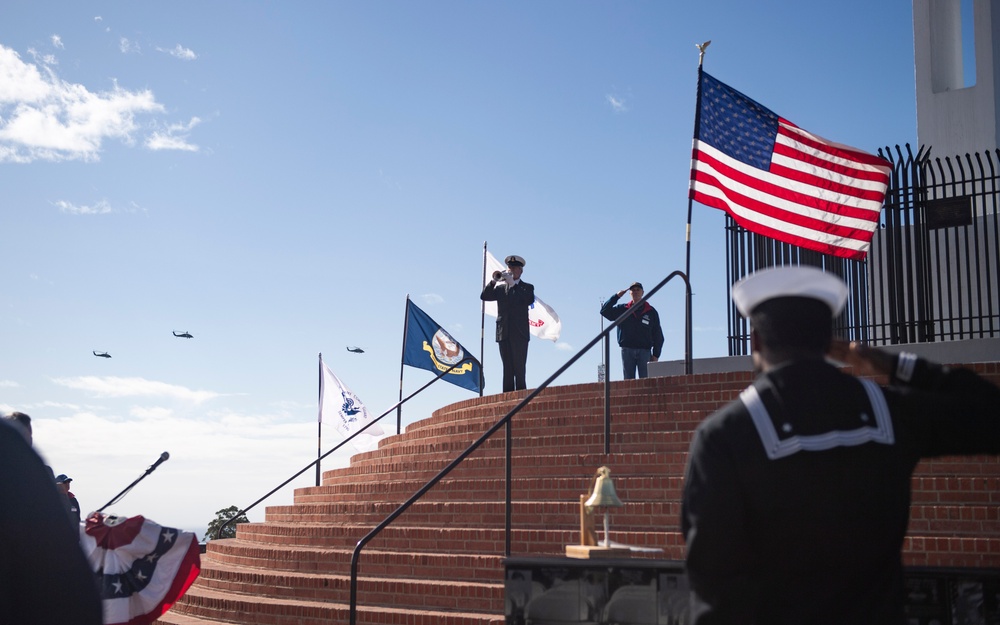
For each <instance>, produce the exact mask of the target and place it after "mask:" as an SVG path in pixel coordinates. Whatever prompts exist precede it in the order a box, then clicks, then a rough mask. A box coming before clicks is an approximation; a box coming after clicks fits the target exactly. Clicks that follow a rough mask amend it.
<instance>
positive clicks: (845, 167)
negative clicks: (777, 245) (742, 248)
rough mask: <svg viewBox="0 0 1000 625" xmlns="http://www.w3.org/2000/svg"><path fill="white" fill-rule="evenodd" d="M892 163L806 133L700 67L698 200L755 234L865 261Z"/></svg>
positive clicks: (694, 175)
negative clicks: (723, 213)
mask: <svg viewBox="0 0 1000 625" xmlns="http://www.w3.org/2000/svg"><path fill="white" fill-rule="evenodd" d="M891 171H892V165H891V164H890V163H889V161H887V160H885V159H883V158H880V157H878V156H875V155H874V154H869V153H868V152H864V151H862V150H858V149H856V148H852V147H849V146H846V145H841V144H839V143H833V142H832V141H827V140H826V139H823V138H822V137H818V136H816V135H814V134H811V133H809V132H806V131H805V130H802V129H801V128H799V127H798V126H796V125H795V124H793V123H792V122H790V121H788V120H787V119H784V118H783V117H780V116H778V115H776V114H775V113H773V112H772V111H770V110H769V109H767V108H766V107H764V106H761V105H760V104H759V103H757V102H755V101H754V100H752V99H750V98H748V97H747V96H745V95H743V94H742V93H740V92H739V91H737V90H735V89H733V88H732V87H730V86H728V85H726V84H724V83H722V82H720V81H718V80H716V79H715V78H713V77H712V76H710V75H709V74H708V73H706V72H704V71H699V111H698V121H697V124H696V128H695V136H694V143H693V149H692V161H691V186H690V191H689V194H690V198H691V199H693V200H695V201H697V202H700V203H702V204H704V205H706V206H711V207H713V208H719V209H722V210H724V211H726V212H727V213H729V215H730V216H732V218H733V219H735V220H736V223H738V224H739V225H741V226H743V227H744V228H746V229H747V230H749V231H751V232H755V233H757V234H762V235H765V236H768V237H771V238H773V239H777V240H778V241H783V242H785V243H791V244H792V245H797V246H799V247H803V248H806V249H810V250H815V251H818V252H822V253H823V254H831V255H834V256H839V257H843V258H851V259H855V260H863V259H864V258H865V255H866V254H867V253H868V247H869V246H870V245H871V240H872V234H873V233H874V231H875V229H876V228H877V227H878V221H879V213H880V212H881V210H882V202H883V200H884V199H885V194H886V189H887V188H888V186H889V174H890V173H891Z"/></svg>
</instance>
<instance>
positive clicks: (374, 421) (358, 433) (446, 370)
mask: <svg viewBox="0 0 1000 625" xmlns="http://www.w3.org/2000/svg"><path fill="white" fill-rule="evenodd" d="M470 360H471V361H475V360H476V359H475V358H473V357H472V356H466V357H465V358H463V359H461V360H459V361H458V362H456V363H455V364H453V365H452V366H450V367H448V368H447V369H445V370H444V371H442V372H441V373H439V374H438V375H437V377H435V378H434V379H433V380H431V381H430V382H428V383H427V384H424V385H423V386H421V387H420V388H418V389H417V390H415V391H413V392H412V393H410V394H409V395H407V396H406V397H404V398H403V399H401V400H399V401H398V402H396V403H395V404H393V405H392V406H391V407H390V408H389V409H388V410H386V411H385V412H383V413H382V414H380V415H379V416H377V417H375V418H374V419H372V420H371V421H370V422H369V423H368V425H366V426H364V427H363V428H361V429H360V430H358V431H357V432H355V433H354V434H351V435H350V436H348V437H347V438H345V439H344V440H342V441H340V442H339V443H338V444H337V445H336V446H335V447H334V448H333V449H331V450H330V451H328V452H326V453H325V454H323V455H322V456H319V457H318V458H316V459H315V460H313V461H312V462H310V463H309V464H307V465H306V466H304V467H302V470H301V471H299V472H298V473H296V474H295V475H293V476H292V477H290V478H288V479H287V480H285V481H284V482H282V483H281V484H278V485H277V486H275V487H274V488H273V489H271V491H270V492H268V493H267V494H266V495H264V496H263V497H261V498H260V499H258V500H257V501H255V502H253V503H252V504H250V505H249V506H247V507H246V508H244V509H242V510H240V511H239V512H237V513H236V514H234V515H233V517H232V518H231V519H229V520H228V521H226V522H225V523H223V524H222V527H220V528H219V530H218V531H217V532H216V534H215V535H216V536H222V530H224V529H226V528H227V527H229V524H230V523H232V522H233V521H235V520H236V519H238V518H240V516H242V515H244V514H246V513H247V512H248V511H250V510H253V509H254V507H255V506H256V505H257V504H259V503H260V502H262V501H264V500H265V499H267V498H268V497H270V496H271V495H273V494H274V493H276V492H278V491H279V490H281V489H282V488H284V487H285V486H287V485H288V483H289V482H291V481H292V480H294V479H295V478H297V477H298V476H300V475H302V474H303V473H305V472H306V471H308V470H309V469H310V468H311V467H313V466H316V465H318V464H319V463H320V462H321V461H322V460H323V459H324V458H326V457H327V456H329V455H330V454H332V453H333V452H335V451H337V450H338V449H340V448H341V447H343V446H344V445H346V444H347V443H349V442H351V441H352V440H354V438H355V437H357V436H359V435H361V434H362V433H363V432H364V431H365V430H367V429H368V428H370V427H372V426H373V425H375V424H376V423H378V422H379V421H381V420H382V418H383V417H385V416H386V415H388V414H389V413H390V412H392V411H393V410H395V409H396V408H398V407H400V406H402V405H403V404H405V403H406V402H408V401H410V399H412V398H413V397H415V396H416V395H417V394H418V393H420V392H422V391H423V390H424V389H425V388H427V387H428V386H430V385H431V384H434V383H435V382H437V381H438V380H440V379H441V378H443V377H444V376H446V375H448V374H449V373H451V370H452V369H454V368H455V367H457V366H459V365H461V364H462V363H464V362H467V361H470Z"/></svg>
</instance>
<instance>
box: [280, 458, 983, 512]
mask: <svg viewBox="0 0 1000 625" xmlns="http://www.w3.org/2000/svg"><path fill="white" fill-rule="evenodd" d="M612 469H613V471H614V470H616V467H612ZM434 474H435V473H432V472H430V471H428V472H426V473H423V474H418V473H413V474H410V475H408V476H407V478H409V479H378V480H373V479H371V478H370V477H369V476H361V477H360V478H358V479H354V478H353V477H348V476H342V477H341V478H340V479H339V480H337V481H335V482H330V483H326V484H324V485H322V486H307V487H302V488H297V489H295V493H294V497H295V503H336V502H339V501H357V500H359V499H360V500H363V501H384V502H393V503H397V504H398V503H402V502H403V501H405V500H407V499H408V498H409V497H410V496H411V495H413V494H414V493H415V492H416V491H417V490H418V489H419V488H420V487H422V486H423V485H424V484H425V483H426V482H427V480H429V479H430V478H431V477H433V475H434ZM612 477H613V479H614V483H615V490H616V491H617V492H618V496H619V498H620V499H621V500H622V501H626V502H629V501H632V502H634V501H657V500H663V501H675V500H679V499H680V498H681V494H682V491H683V485H684V478H683V477H681V476H677V475H645V476H632V475H618V474H617V473H613V474H612ZM592 482H593V476H587V477H581V476H573V477H550V476H548V475H538V476H531V477H522V478H514V479H513V480H512V483H511V492H512V494H513V499H514V501H528V500H536V501H537V500H544V499H554V498H555V497H562V496H564V495H565V494H567V493H572V492H574V491H579V492H580V494H583V493H586V492H588V491H589V490H590V487H591V485H592ZM505 488H506V487H505V479H504V478H503V477H493V478H482V479H475V480H467V479H453V478H451V477H450V476H449V477H446V478H444V479H443V480H441V481H440V482H439V483H438V484H437V485H436V486H435V487H434V488H432V489H431V490H430V491H428V492H427V494H426V495H424V500H425V501H479V500H497V498H498V497H502V496H503V493H504V492H505ZM912 490H913V503H914V504H915V505H917V504H923V505H928V504H963V503H964V504H980V505H987V504H1000V477H980V476H975V477H973V476H915V477H914V478H913V485H912Z"/></svg>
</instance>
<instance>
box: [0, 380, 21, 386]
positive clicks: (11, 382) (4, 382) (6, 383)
mask: <svg viewBox="0 0 1000 625" xmlns="http://www.w3.org/2000/svg"><path fill="white" fill-rule="evenodd" d="M19 386H21V385H20V384H18V383H17V382H15V381H14V380H0V388H17V387H19Z"/></svg>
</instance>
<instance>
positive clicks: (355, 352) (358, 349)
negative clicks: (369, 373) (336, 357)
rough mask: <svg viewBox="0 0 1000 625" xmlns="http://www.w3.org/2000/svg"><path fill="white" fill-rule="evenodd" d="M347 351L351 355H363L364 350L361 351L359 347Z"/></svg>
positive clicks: (349, 348)
mask: <svg viewBox="0 0 1000 625" xmlns="http://www.w3.org/2000/svg"><path fill="white" fill-rule="evenodd" d="M347 351H349V352H351V353H354V354H363V353H365V350H363V349H361V348H360V347H348V348H347Z"/></svg>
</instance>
